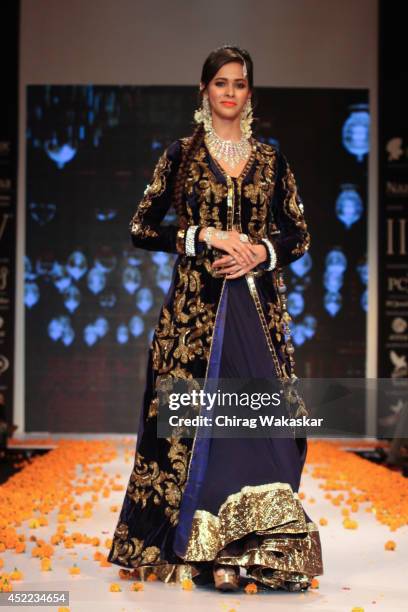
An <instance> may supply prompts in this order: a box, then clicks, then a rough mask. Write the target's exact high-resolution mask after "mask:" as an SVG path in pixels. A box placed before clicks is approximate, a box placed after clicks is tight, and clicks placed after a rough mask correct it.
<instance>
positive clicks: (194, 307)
mask: <svg viewBox="0 0 408 612" xmlns="http://www.w3.org/2000/svg"><path fill="white" fill-rule="evenodd" d="M191 266H192V262H191V260H188V261H184V263H181V264H179V266H178V274H177V278H176V290H175V294H174V301H173V305H172V307H171V308H167V307H166V306H163V308H162V311H161V315H160V320H159V324H158V325H157V327H156V329H155V334H154V338H153V367H154V369H155V370H157V372H158V374H165V373H169V372H174V368H175V367H176V366H177V363H179V364H183V365H186V364H189V363H191V362H192V361H195V360H196V359H201V360H205V359H206V358H207V356H208V344H209V342H210V339H211V336H212V330H213V327H214V319H215V314H214V304H206V303H204V301H203V300H202V299H201V293H202V282H201V273H200V272H199V271H198V270H194V269H191Z"/></svg>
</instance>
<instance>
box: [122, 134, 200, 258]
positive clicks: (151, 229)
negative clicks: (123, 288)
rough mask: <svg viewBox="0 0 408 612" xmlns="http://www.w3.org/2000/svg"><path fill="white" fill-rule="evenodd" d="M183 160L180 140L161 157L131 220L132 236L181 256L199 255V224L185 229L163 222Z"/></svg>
mask: <svg viewBox="0 0 408 612" xmlns="http://www.w3.org/2000/svg"><path fill="white" fill-rule="evenodd" d="M180 162H181V143H180V141H179V140H176V141H174V142H173V143H172V144H171V145H169V147H168V148H167V149H166V151H165V152H164V153H163V154H162V155H161V157H160V158H159V160H158V162H157V164H156V167H155V169H154V171H153V177H152V179H151V181H150V183H149V184H148V185H147V187H146V189H145V191H144V194H143V198H142V200H141V201H140V203H139V205H138V207H137V209H136V212H135V214H134V215H133V217H132V219H131V221H130V235H131V239H132V243H133V245H134V246H135V247H138V248H141V249H146V250H148V251H164V252H166V253H177V254H180V255H195V253H196V250H198V242H197V241H198V233H199V227H198V226H195V225H194V226H190V227H187V228H185V229H184V228H180V227H178V226H177V225H162V224H161V222H162V220H163V218H164V217H165V215H166V213H167V211H168V210H169V208H170V206H171V203H172V198H173V188H174V183H175V179H176V176H177V170H178V168H179V165H180Z"/></svg>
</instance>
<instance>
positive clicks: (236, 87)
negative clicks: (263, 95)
mask: <svg viewBox="0 0 408 612" xmlns="http://www.w3.org/2000/svg"><path fill="white" fill-rule="evenodd" d="M243 68H244V67H243V65H242V64H241V63H240V62H228V64H224V66H222V67H221V68H220V69H219V70H218V72H217V74H216V75H215V76H214V78H213V79H212V80H211V81H210V82H209V83H208V86H207V89H206V91H204V95H206V94H208V99H209V102H210V106H211V109H212V112H213V113H215V114H216V115H218V117H220V118H221V119H230V120H233V119H235V118H236V117H237V116H239V115H240V113H241V111H242V108H243V106H244V104H245V102H246V101H247V99H248V98H249V97H250V96H251V92H250V90H249V86H248V80H247V79H246V78H244V75H243ZM202 85H203V84H202ZM202 85H201V86H202Z"/></svg>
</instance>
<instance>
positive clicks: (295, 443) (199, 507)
mask: <svg viewBox="0 0 408 612" xmlns="http://www.w3.org/2000/svg"><path fill="white" fill-rule="evenodd" d="M188 146H189V139H188V138H186V139H181V140H180V141H177V142H175V143H174V144H173V145H171V146H170V147H169V148H168V150H167V151H166V152H165V153H164V154H163V155H162V157H161V158H160V160H159V162H158V164H157V166H156V169H155V171H154V175H153V179H152V181H151V184H150V186H149V187H148V188H147V189H146V191H145V195H144V197H143V199H142V201H141V203H140V204H139V207H138V209H137V211H136V214H135V216H134V217H133V219H132V222H131V228H132V240H133V242H134V245H135V246H136V247H140V248H147V249H149V250H156V251H159V250H163V251H166V252H172V253H178V254H179V258H178V259H177V260H176V264H175V269H174V275H173V279H172V283H171V287H170V289H169V293H168V296H167V298H166V301H165V304H164V305H163V306H162V310H161V313H160V317H159V323H158V325H157V326H156V329H155V334H154V338H153V341H152V344H151V346H150V351H149V360H148V366H147V383H146V390H145V395H144V400H143V411H142V414H141V421H140V427H139V432H138V442H137V447H136V453H135V462H134V466H133V469H132V473H131V476H130V479H129V484H128V487H127V490H126V494H125V499H124V503H123V507H122V509H121V512H120V516H119V520H118V524H117V527H116V530H115V533H114V537H113V542H112V547H111V550H110V553H109V557H108V558H109V561H111V562H112V563H116V564H118V565H121V566H122V567H127V568H133V569H134V570H135V571H136V572H138V573H139V575H140V577H143V576H144V575H146V572H147V573H148V572H150V571H154V572H155V573H156V574H158V575H159V577H160V578H161V579H162V580H164V581H167V582H170V581H173V580H179V579H180V578H181V577H186V576H188V577H192V578H194V577H198V575H200V574H201V573H202V570H203V569H207V568H209V569H210V568H211V567H212V565H213V564H214V562H216V563H223V564H227V565H235V566H236V565H238V566H240V567H241V568H243V570H246V572H247V574H248V575H249V576H251V577H252V578H254V579H256V580H258V581H259V582H261V583H262V584H265V585H268V586H270V587H272V588H280V587H282V586H285V584H286V583H288V582H301V583H304V584H306V583H310V581H311V579H312V578H313V577H314V576H316V575H320V574H322V573H323V565H322V555H321V544H320V538H319V531H318V527H317V525H316V524H315V523H314V522H313V521H312V520H311V519H310V518H309V517H308V516H307V514H306V513H305V511H304V509H303V507H302V504H301V501H300V498H299V495H298V490H299V484H300V479H301V474H302V469H303V466H304V462H305V459H306V452H307V440H306V438H305V437H295V436H294V435H291V434H289V435H288V436H287V437H275V436H272V435H270V436H269V434H268V433H266V435H265V436H264V437H257V438H253V437H250V436H249V435H248V436H243V437H239V438H238V437H228V436H225V437H214V436H211V435H209V433H208V430H207V429H206V428H205V427H200V426H199V427H197V430H196V434H195V437H194V439H193V440H192V439H191V438H189V439H188V438H181V439H178V438H177V436H175V437H174V439H173V438H160V437H159V436H158V435H157V419H158V411H159V408H158V399H157V391H156V386H155V385H156V382H157V380H158V377H159V376H163V375H164V376H165V377H166V376H167V378H168V379H171V378H172V377H173V376H177V375H178V374H179V373H181V375H182V377H183V378H184V379H185V380H191V379H201V380H202V379H203V378H204V377H205V381H206V390H207V391H210V392H211V391H215V390H216V389H217V383H218V381H219V380H220V379H233V380H236V379H251V380H255V379H266V380H270V381H277V380H278V381H282V380H288V378H290V373H291V368H292V366H291V358H292V348H293V347H291V346H290V342H289V340H287V339H286V338H285V334H284V325H283V321H284V315H285V313H284V308H283V302H284V301H283V297H282V295H281V294H282V291H281V289H282V285H280V284H279V282H280V281H279V275H280V273H281V270H282V268H283V267H284V266H286V265H288V264H289V263H290V262H292V261H295V260H296V259H297V258H299V257H301V256H302V255H303V254H304V253H305V251H306V250H307V249H308V246H309V240H310V236H309V234H308V232H307V226H306V223H305V220H304V216H303V205H302V202H301V200H300V197H299V195H298V192H297V187H296V182H295V179H294V175H293V173H292V171H291V169H290V166H289V164H288V162H287V160H286V158H285V157H284V156H283V155H282V154H281V153H280V152H278V151H277V150H276V149H275V148H274V147H272V146H271V145H266V144H264V143H260V142H258V141H255V140H253V142H252V146H253V149H252V154H251V157H250V159H249V161H248V163H247V166H246V168H245V169H244V171H243V172H242V174H241V175H240V177H238V179H232V178H231V177H229V176H227V175H226V174H225V173H224V172H223V170H222V169H221V168H220V167H219V166H218V164H217V162H216V161H215V160H214V159H213V158H212V157H211V155H210V154H209V151H208V149H207V148H206V147H205V145H204V144H203V145H201V146H200V148H199V150H198V151H197V152H196V154H195V155H194V158H193V160H192V162H191V166H190V170H189V175H188V179H187V181H186V201H187V202H188V208H187V211H188V224H189V227H194V228H197V229H196V236H197V235H198V231H199V229H200V226H201V225H205V226H208V225H212V226H216V227H217V228H218V229H224V230H231V229H232V227H236V228H237V229H239V231H242V232H244V233H246V234H247V235H248V236H249V238H250V239H251V241H252V243H254V244H256V243H258V242H259V240H261V239H262V237H265V236H266V235H267V236H269V240H270V241H272V242H273V246H274V249H275V251H276V254H277V264H276V269H274V270H272V271H266V272H263V271H260V273H259V274H255V273H253V272H252V271H250V272H249V273H247V274H246V275H245V276H244V277H240V278H237V279H231V280H225V279H220V278H219V277H216V275H215V274H214V273H213V270H212V268H211V264H212V261H213V260H214V258H215V257H216V253H215V252H214V250H208V249H207V248H206V246H205V245H204V247H203V249H204V250H203V251H202V252H197V254H196V255H195V256H190V255H189V254H188V253H187V252H186V231H187V230H186V229H183V228H180V227H179V226H162V224H161V221H162V219H163V217H164V215H165V214H166V212H167V210H168V209H169V206H170V204H171V199H172V187H173V185H174V181H175V177H176V174H177V167H178V164H179V163H180V159H181V157H180V156H181V149H182V147H188ZM224 281H225V282H224ZM277 370H279V375H278V374H277ZM200 410H205V407H203V406H201V407H200ZM203 414H205V412H203Z"/></svg>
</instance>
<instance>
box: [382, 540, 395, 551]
mask: <svg viewBox="0 0 408 612" xmlns="http://www.w3.org/2000/svg"><path fill="white" fill-rule="evenodd" d="M396 546H397V545H396V543H395V542H394V540H387V542H386V543H385V544H384V548H385V550H395V548H396Z"/></svg>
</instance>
